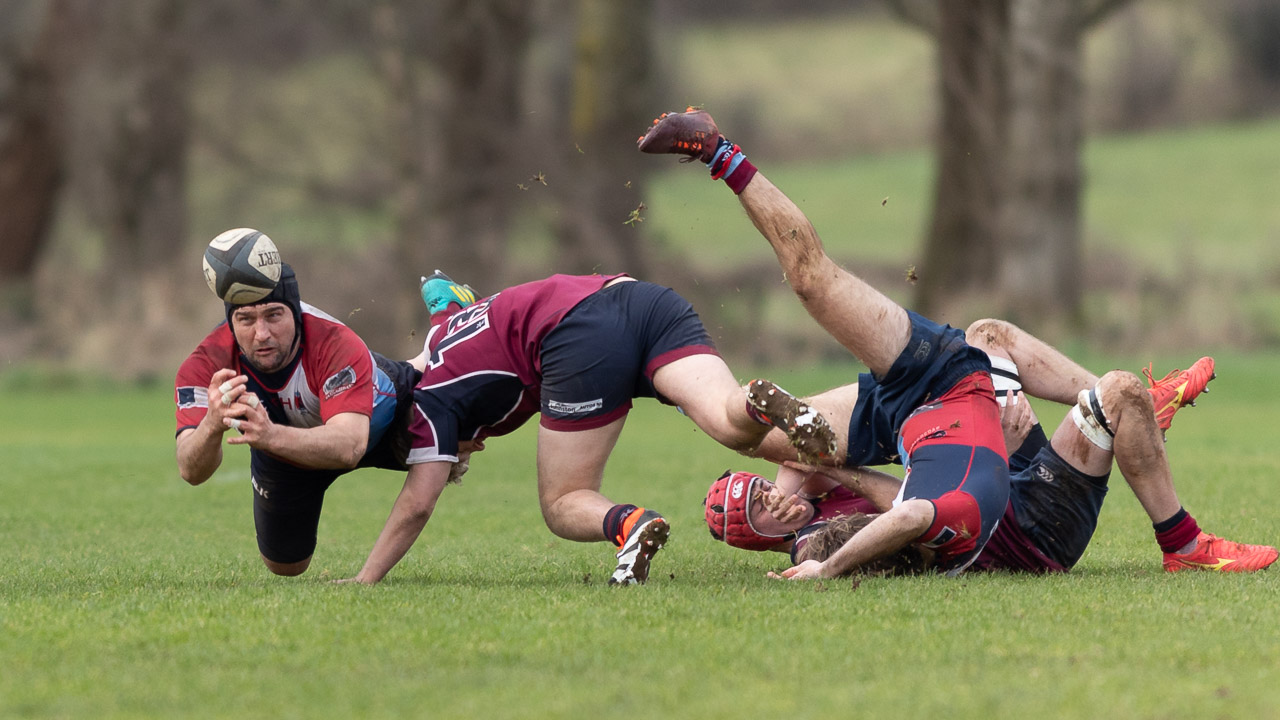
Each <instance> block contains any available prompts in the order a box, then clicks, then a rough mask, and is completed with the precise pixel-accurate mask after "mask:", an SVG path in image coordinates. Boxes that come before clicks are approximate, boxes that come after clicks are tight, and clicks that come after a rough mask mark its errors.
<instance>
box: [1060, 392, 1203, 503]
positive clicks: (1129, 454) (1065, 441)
mask: <svg viewBox="0 0 1280 720" xmlns="http://www.w3.org/2000/svg"><path fill="white" fill-rule="evenodd" d="M1097 391H1098V395H1099V397H1100V398H1101V401H1102V407H1103V412H1104V414H1105V415H1106V418H1107V424H1108V425H1109V426H1110V428H1111V430H1112V431H1113V432H1114V433H1115V436H1114V438H1112V443H1113V448H1112V451H1107V450H1104V449H1103V448H1100V447H1098V446H1097V445H1095V444H1094V443H1092V442H1090V441H1089V440H1088V439H1087V438H1086V437H1085V436H1084V435H1083V434H1082V433H1081V432H1080V430H1079V429H1078V428H1077V427H1076V424H1075V423H1074V422H1073V421H1072V420H1071V418H1070V417H1067V418H1066V419H1065V420H1063V421H1062V424H1061V425H1060V426H1058V429H1057V431H1055V432H1054V434H1053V440H1052V441H1051V442H1052V446H1053V449H1054V451H1055V452H1057V453H1058V455H1060V456H1061V457H1062V459H1064V460H1066V461H1067V462H1068V463H1070V464H1071V465H1072V466H1073V467H1075V468H1076V469H1078V470H1080V471H1081V472H1083V473H1085V474H1088V475H1105V474H1106V473H1107V472H1108V471H1110V469H1111V461H1112V457H1113V456H1114V458H1115V462H1116V464H1117V465H1118V466H1119V468H1120V473H1121V474H1122V475H1124V479H1125V482H1127V483H1128V484H1129V487H1130V488H1131V489H1132V490H1133V494H1134V495H1135V496H1136V497H1137V498H1138V502H1139V503H1141V504H1142V508H1143V509H1144V510H1146V511H1147V515H1148V516H1149V517H1150V518H1151V521H1152V522H1153V523H1158V522H1161V521H1163V520H1166V519H1168V518H1170V517H1172V516H1173V515H1174V514H1175V513H1177V512H1178V510H1180V509H1181V508H1182V504H1181V503H1180V502H1179V501H1178V494H1177V492H1175V491H1174V488H1173V471H1172V470H1171V469H1170V468H1169V459H1168V457H1167V456H1166V454H1165V449H1164V439H1163V437H1162V435H1161V433H1160V428H1159V427H1158V426H1157V425H1156V418H1155V413H1154V412H1153V410H1152V405H1151V394H1150V393H1148V392H1147V390H1146V387H1145V386H1144V385H1143V383H1142V381H1141V380H1140V379H1139V378H1138V377H1137V376H1136V375H1133V374H1132V373H1127V372H1123V371H1120V370H1112V371H1111V372H1109V373H1107V374H1106V375H1103V376H1102V378H1101V379H1100V380H1099V381H1098V384H1097Z"/></svg>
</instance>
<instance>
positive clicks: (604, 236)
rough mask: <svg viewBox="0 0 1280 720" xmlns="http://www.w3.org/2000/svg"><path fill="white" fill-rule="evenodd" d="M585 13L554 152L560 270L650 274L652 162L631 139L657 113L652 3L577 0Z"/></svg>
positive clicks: (579, 24)
mask: <svg viewBox="0 0 1280 720" xmlns="http://www.w3.org/2000/svg"><path fill="white" fill-rule="evenodd" d="M577 20H578V22H577V28H578V30H577V36H576V38H575V39H574V40H575V43H574V49H575V54H574V57H573V60H572V63H573V64H572V75H571V79H570V83H569V88H570V96H569V100H568V105H567V108H566V110H567V111H568V112H567V117H561V118H560V120H561V122H560V123H559V125H558V127H557V129H558V131H559V134H558V136H556V141H555V142H554V144H553V145H552V147H553V148H555V149H556V150H557V151H558V152H557V153H556V154H555V155H554V156H553V157H552V158H551V159H550V161H551V162H554V163H555V167H556V168H557V175H558V177H556V178H555V185H554V186H553V188H552V190H553V192H554V194H555V196H556V198H557V200H558V212H557V221H556V224H555V230H556V239H557V243H558V245H557V248H556V267H557V269H560V270H561V271H563V272H574V273H589V272H623V271H625V272H629V273H631V274H633V275H638V276H641V277H643V276H645V274H646V273H647V272H648V271H649V270H650V268H651V267H652V264H651V257H650V254H649V253H648V252H646V247H647V245H648V243H647V241H646V239H645V238H646V235H645V233H644V232H643V226H642V223H643V221H644V209H643V208H642V207H641V204H640V198H641V197H642V195H641V192H640V190H641V186H642V178H643V177H644V175H645V173H646V170H645V168H646V167H647V165H646V164H645V162H644V158H643V157H642V156H641V155H640V153H638V152H636V149H635V147H634V145H632V144H631V143H630V142H628V140H633V139H634V138H635V137H636V136H637V135H639V134H640V133H641V132H643V130H644V128H645V127H647V125H648V122H649V120H651V119H652V116H653V114H654V110H653V107H654V105H653V102H652V97H653V91H652V89H653V76H652V72H651V68H652V66H653V59H652V50H651V47H650V46H651V43H652V42H653V31H652V25H653V22H654V9H653V3H652V0H645V1H643V2H621V3H619V2H613V0H578V2H577ZM566 120H567V122H565V121H566Z"/></svg>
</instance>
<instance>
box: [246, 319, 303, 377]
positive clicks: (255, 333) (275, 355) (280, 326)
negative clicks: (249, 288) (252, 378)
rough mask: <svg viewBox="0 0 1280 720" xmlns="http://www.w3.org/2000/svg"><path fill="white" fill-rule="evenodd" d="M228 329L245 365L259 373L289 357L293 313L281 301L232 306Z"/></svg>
mask: <svg viewBox="0 0 1280 720" xmlns="http://www.w3.org/2000/svg"><path fill="white" fill-rule="evenodd" d="M231 324H232V330H233V331H234V332H235V336H236V342H237V343H239V345H240V350H241V352H243V353H244V355H245V357H246V358H248V360H249V364H251V365H253V366H254V367H255V368H257V369H258V370H260V371H262V372H268V373H269V372H275V371H276V370H279V369H281V368H283V367H284V366H285V365H287V364H288V363H289V361H290V360H292V359H293V354H294V351H295V347H294V343H293V338H294V334H295V332H296V330H297V329H296V328H295V327H294V322H293V312H292V311H290V310H289V306H288V305H285V304H284V303H267V304H265V305H250V306H248V307H242V308H236V311H235V313H233V314H232V315H231Z"/></svg>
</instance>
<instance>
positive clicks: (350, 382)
mask: <svg viewBox="0 0 1280 720" xmlns="http://www.w3.org/2000/svg"><path fill="white" fill-rule="evenodd" d="M355 385H356V371H355V370H354V369H352V367H351V366H350V365H348V366H346V367H344V368H342V369H341V370H339V371H338V372H336V373H334V374H332V375H330V376H329V379H328V380H325V381H324V399H325V400H332V399H333V398H334V397H335V396H337V395H341V394H342V393H344V392H346V391H348V390H350V389H351V388H353V387H355Z"/></svg>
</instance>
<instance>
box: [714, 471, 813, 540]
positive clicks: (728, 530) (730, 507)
mask: <svg viewBox="0 0 1280 720" xmlns="http://www.w3.org/2000/svg"><path fill="white" fill-rule="evenodd" d="M761 480H764V478H762V477H760V476H759V475H756V474H755V473H749V472H732V471H729V470H726V471H725V473H724V475H721V476H720V478H719V479H718V480H716V481H715V482H713V483H711V488H710V489H709V490H708V491H707V499H706V501H705V504H704V509H705V511H706V518H707V527H708V528H710V530H711V537H713V538H715V539H717V540H723V541H725V542H726V543H728V544H729V545H730V546H731V547H736V548H741V549H743V550H769V549H771V548H772V547H773V546H775V545H777V544H778V543H780V542H784V541H786V540H790V539H792V538H794V537H795V533H786V534H784V535H765V534H762V533H760V532H757V531H756V529H755V527H753V526H752V524H751V503H752V501H753V499H754V498H753V496H754V495H756V494H757V493H758V492H759V491H758V489H757V487H756V486H757V485H758V484H759V483H760V481H761Z"/></svg>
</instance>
